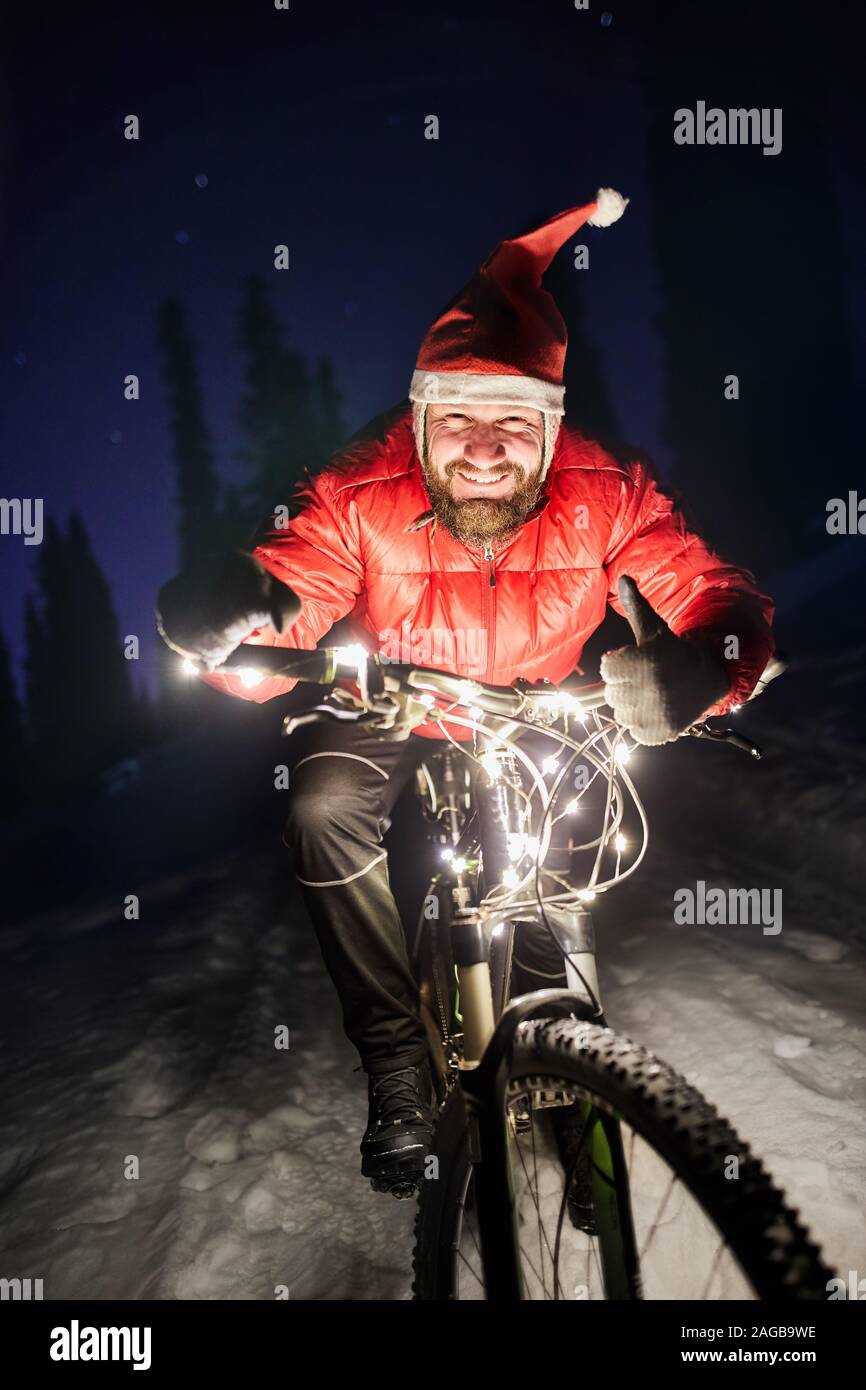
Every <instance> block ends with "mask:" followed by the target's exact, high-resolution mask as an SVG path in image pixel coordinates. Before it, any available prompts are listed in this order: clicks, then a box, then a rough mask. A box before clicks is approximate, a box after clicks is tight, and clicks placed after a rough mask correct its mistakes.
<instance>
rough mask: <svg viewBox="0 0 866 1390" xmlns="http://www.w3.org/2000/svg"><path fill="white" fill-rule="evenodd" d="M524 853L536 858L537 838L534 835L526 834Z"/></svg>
mask: <svg viewBox="0 0 866 1390" xmlns="http://www.w3.org/2000/svg"><path fill="white" fill-rule="evenodd" d="M526 853H527V854H528V855H530V856H531V857H532V858H533V859H537V858H538V840H537V838H536V837H535V835H527V837H526Z"/></svg>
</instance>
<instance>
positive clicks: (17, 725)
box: [0, 631, 27, 820]
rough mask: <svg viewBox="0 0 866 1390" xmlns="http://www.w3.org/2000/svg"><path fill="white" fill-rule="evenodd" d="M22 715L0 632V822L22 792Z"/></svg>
mask: <svg viewBox="0 0 866 1390" xmlns="http://www.w3.org/2000/svg"><path fill="white" fill-rule="evenodd" d="M26 759H27V747H26V742H25V729H24V714H23V711H22V709H21V705H20V703H19V700H18V692H17V690H16V688H15V679H14V676H13V674H12V660H11V656H10V653H9V646H8V643H7V642H6V638H5V637H4V635H3V633H2V631H0V818H2V819H4V820H6V819H9V818H10V817H11V816H13V815H14V814H15V812H16V811H17V810H19V808H20V807H21V804H22V802H23V801H24V797H25V788H26V773H27V767H26Z"/></svg>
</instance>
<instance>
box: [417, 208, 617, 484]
mask: <svg viewBox="0 0 866 1390" xmlns="http://www.w3.org/2000/svg"><path fill="white" fill-rule="evenodd" d="M628 201H629V200H628V198H623V196H622V194H620V193H617V192H616V191H615V190H614V189H612V188H600V189H599V191H598V193H597V195H596V198H595V200H594V201H593V202H591V203H587V204H586V206H585V207H579V208H569V210H568V211H567V212H561V213H559V215H558V216H557V217H552V218H551V219H550V221H549V222H544V223H543V224H542V225H541V226H540V227H537V228H536V229H535V231H532V232H527V233H526V235H525V236H520V237H514V238H513V239H512V240H510V241H501V242H500V243H499V245H498V246H497V247H496V249H495V250H494V251H493V252H492V253H491V255H490V256H488V258H487V260H486V261H485V262H484V264H483V265H482V267H481V269H480V270H479V271H478V273H477V274H476V275H475V276H474V277H473V278H472V279H471V280H470V281H469V284H468V285H466V287H465V288H464V289H463V290H461V291H460V293H459V294H458V295H457V297H456V298H455V299H453V300H452V301H451V303H450V304H449V305H448V307H447V308H446V309H445V310H444V312H443V313H442V314H440V316H439V318H438V319H437V320H436V322H435V323H434V324H433V326H432V328H430V330H429V331H428V333H427V335H426V337H425V338H424V341H423V343H422V344H421V349H420V351H419V353H418V361H417V364H416V368H415V372H414V374H413V376H412V383H411V386H410V388H409V399H410V400H411V401H413V402H415V404H416V407H420V408H416V412H415V416H416V430H417V431H418V435H419V439H420V444H419V449H421V448H423V441H424V417H425V416H426V406H427V405H429V404H430V403H431V402H439V401H442V402H447V403H448V404H460V405H473V404H475V405H478V404H484V405H513V406H529V407H532V408H533V409H535V410H541V411H543V412H544V420H545V459H544V464H545V471H546V469H547V467H548V466H549V464H550V457H551V456H552V452H553V441H554V440H555V438H556V433H557V431H558V428H559V421H560V419H561V417H562V415H563V413H564V408H565V387H564V386H563V383H562V377H563V368H564V365H565V350H566V345H567V342H568V334H567V331H566V327H565V323H564V322H563V319H562V316H561V314H560V312H559V310H558V309H557V307H556V304H555V302H554V300H553V298H552V296H551V295H549V294H548V293H547V291H546V290H545V289H543V288H542V285H541V277H542V276H543V274H544V272H545V271H546V270H547V268H548V266H549V265H550V263H551V261H552V260H553V258H554V256H555V255H556V253H557V251H558V250H559V249H560V247H561V246H563V245H564V244H565V242H566V241H568V239H569V237H571V236H573V235H574V233H575V232H577V231H578V230H579V229H580V228H581V227H582V226H583V225H584V223H588V224H589V225H590V226H591V227H609V226H610V225H611V223H612V222H616V221H617V220H618V219H619V218H620V217H622V214H623V212H624V211H625V206H626V203H627V202H628Z"/></svg>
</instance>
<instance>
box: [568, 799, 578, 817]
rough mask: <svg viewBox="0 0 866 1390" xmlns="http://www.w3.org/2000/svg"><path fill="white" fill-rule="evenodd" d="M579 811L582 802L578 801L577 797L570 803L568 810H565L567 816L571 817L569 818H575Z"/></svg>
mask: <svg viewBox="0 0 866 1390" xmlns="http://www.w3.org/2000/svg"><path fill="white" fill-rule="evenodd" d="M579 810H580V802H579V801H578V799H577V797H574V798H573V800H571V801H569V803H568V805H567V806H566V808H565V811H566V815H569V816H573V815H574V813H575V811H579Z"/></svg>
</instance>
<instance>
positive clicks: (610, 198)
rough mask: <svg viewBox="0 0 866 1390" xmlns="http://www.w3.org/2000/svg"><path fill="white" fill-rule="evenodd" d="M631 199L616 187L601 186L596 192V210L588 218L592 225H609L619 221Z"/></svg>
mask: <svg viewBox="0 0 866 1390" xmlns="http://www.w3.org/2000/svg"><path fill="white" fill-rule="evenodd" d="M629 201H630V199H628V198H624V197H623V196H622V194H621V193H617V191H616V189H615V188H600V189H599V190H598V193H597V194H596V199H595V212H594V213H593V214H592V217H588V218H587V221H588V223H589V225H590V227H609V226H610V224H611V222H618V221H619V219H620V218H621V217H622V215H623V213H624V212H625V206H626V203H628V202H629Z"/></svg>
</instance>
